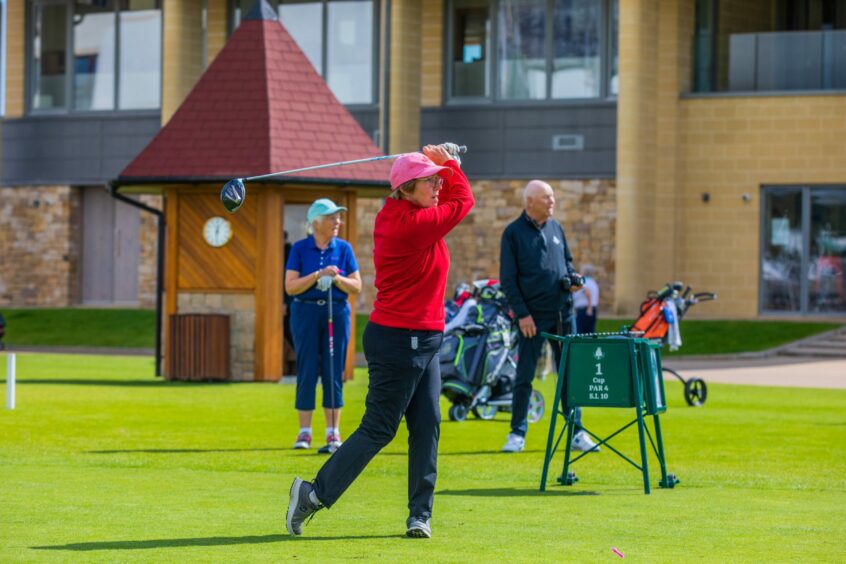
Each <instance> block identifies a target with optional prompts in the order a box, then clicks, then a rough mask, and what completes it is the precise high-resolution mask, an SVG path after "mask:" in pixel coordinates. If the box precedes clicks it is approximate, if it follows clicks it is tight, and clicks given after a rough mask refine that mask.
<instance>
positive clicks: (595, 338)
mask: <svg viewBox="0 0 846 564" xmlns="http://www.w3.org/2000/svg"><path fill="white" fill-rule="evenodd" d="M542 335H543V337H545V338H547V339H550V340H552V341H558V342H559V343H560V344H561V362H560V364H559V366H558V382H557V384H556V389H555V403H554V404H553V405H554V406H555V409H554V410H553V412H552V419H551V420H550V424H549V436H548V438H547V443H546V454H545V456H544V466H543V474H542V475H541V487H540V489H541V491H544V490H545V489H546V478H547V473H548V471H549V464H550V462H551V460H552V456H553V455H554V454H555V451H556V449H557V448H558V445H559V444H561V442H562V439H563V444H564V469H563V472H562V473H561V476H560V477H559V478H558V481H559V483H561V484H563V485H568V486H569V485H572V484H574V483H575V482H576V481H577V480H578V478H577V477H576V475H575V473H573V472H570V471H569V470H570V466H571V464H572V463H574V462H576V461H578V460H580V459H581V458H582V457H584V456H585V455H586V454H588V453H581V454H579V455H578V456H576V457H575V458H572V460H571V444H572V440H573V433H574V430H575V426H576V417H575V410H574V409H573V408H576V407H612V408H629V409H632V408H633V409H634V411H635V418H634V419H633V420H632V421H630V422H629V423H627V424H626V425H624V426H623V427H621V428H619V429H618V430H617V431H615V432H614V433H612V434H610V435H608V436H607V437H606V438H604V439H603V438H601V437H599V436H597V435H596V434H594V433H592V432H591V431H590V430H588V429H587V427H584V426H582V427H581V430H582V431H584V432H586V433H588V434H589V435H591V436H592V437H593V438H595V439H596V440H597V441H598V445H597V447H595V448H598V447H599V446H600V445H601V446H603V448H604V447H607V448H608V449H609V450H611V451H612V452H613V453H614V454H616V455H618V456H620V457H621V458H623V459H624V460H625V461H627V462H628V463H629V464H631V465H632V466H634V467H635V468H636V469H637V470H639V471H640V472H641V473H642V475H643V491H644V493H647V494H648V493H649V492H650V487H649V467H648V462H647V444H649V445H650V446H651V447H652V450H653V451H654V453H655V456H656V457H657V458H658V464H659V466H660V469H661V480H660V481H659V482H658V484H659V485H660V486H661V487H662V488H673V487H675V485H676V484H677V483H678V479H677V478H676V477H675V475H674V474H668V473H667V466H666V462H665V457H664V440H663V438H662V435H661V422H660V420H659V417H658V416H659V414H661V413H664V412H665V411H666V410H667V404H666V401H665V399H664V380H663V378H662V375H661V346H660V344H658V343H653V342H650V341H649V340H648V339H643V338H639V337H635V336H633V335H631V334H629V333H616V334H603V335H568V336H561V335H552V334H548V333H542ZM647 415H651V416H652V420H653V432H650V430H649V428H648V426H647V425H646V421H645V417H646V416H647ZM559 416H560V417H562V418H563V419H564V428H563V429H561V432H560V434H558V440H555V435H556V427H555V423H556V420H557V418H558V417H559ZM631 426H634V427H635V428H636V429H637V434H638V447H639V449H638V450H639V454H640V457H639V458H640V463H638V462H637V461H636V460H633V459H632V458H630V457H628V456H626V455H625V454H624V453H623V452H621V451H619V450H617V449H616V448H615V447H613V446H612V445H611V444H610V443H609V442H608V441H609V440H610V439H612V438H614V437H616V436H617V435H619V434H620V433H621V432H623V431H625V430H626V429H627V428H629V427H631ZM653 433H654V434H653ZM565 434H566V438H564V435H565ZM647 438H648V439H649V440H648V443H647Z"/></svg>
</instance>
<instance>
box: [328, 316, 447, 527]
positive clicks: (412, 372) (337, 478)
mask: <svg viewBox="0 0 846 564" xmlns="http://www.w3.org/2000/svg"><path fill="white" fill-rule="evenodd" d="M442 339H443V333H442V332H440V331H412V330H409V329H395V328H392V327H384V326H382V325H377V324H375V323H368V324H367V327H366V328H365V329H364V355H365V358H366V359H367V370H368V372H369V373H370V383H369V385H368V389H367V399H366V400H365V411H364V417H363V418H362V419H361V425H359V427H358V429H356V430H355V431H354V432H353V434H352V435H350V436H349V438H347V440H346V441H344V443H343V444H342V445H341V447H340V448H339V449H338V450H337V451H335V454H333V455H332V457H331V458H329V460H327V461H326V464H324V465H323V467H322V468H321V469H320V471H319V472H318V473H317V477H316V478H315V480H314V489H315V494H316V495H317V498H318V499H319V500H320V501H321V502H322V503H323V505H325V506H326V507H331V506H332V505H333V504H334V503H335V502H336V501H337V500H338V498H340V497H341V495H342V494H343V493H344V492H345V491H346V490H347V488H348V487H349V486H350V485H351V484H352V483H353V481H354V480H355V479H356V478H357V477H358V475H359V474H361V472H362V471H363V470H364V468H365V467H366V466H367V464H368V463H369V462H370V460H371V459H372V458H373V457H374V456H376V453H378V452H379V451H380V450H382V448H383V447H385V446H386V445H387V444H388V443H389V442H391V440H392V439H393V438H394V436H395V435H396V432H397V429H398V428H399V424H400V421H401V420H402V417H403V415H405V424H406V426H407V427H408V510H409V516H413V517H422V518H424V519H428V518H429V517H431V516H432V504H433V502H434V497H435V479H436V477H437V474H438V470H437V466H438V438H439V436H440V423H441V410H440V405H439V403H438V397H439V396H440V393H441V369H440V364H439V361H438V350H439V349H440V346H441V340H442Z"/></svg>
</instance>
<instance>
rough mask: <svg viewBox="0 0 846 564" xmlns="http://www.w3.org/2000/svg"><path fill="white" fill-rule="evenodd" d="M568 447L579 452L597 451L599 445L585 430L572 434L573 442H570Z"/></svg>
mask: <svg viewBox="0 0 846 564" xmlns="http://www.w3.org/2000/svg"><path fill="white" fill-rule="evenodd" d="M570 448H571V449H573V450H577V451H579V452H588V451H591V452H599V447H598V446H596V443H595V442H593V441H592V440H591V438H590V435H588V434H587V432H585V431H579V432H578V433H576V434H575V435H574V436H573V442H571V443H570Z"/></svg>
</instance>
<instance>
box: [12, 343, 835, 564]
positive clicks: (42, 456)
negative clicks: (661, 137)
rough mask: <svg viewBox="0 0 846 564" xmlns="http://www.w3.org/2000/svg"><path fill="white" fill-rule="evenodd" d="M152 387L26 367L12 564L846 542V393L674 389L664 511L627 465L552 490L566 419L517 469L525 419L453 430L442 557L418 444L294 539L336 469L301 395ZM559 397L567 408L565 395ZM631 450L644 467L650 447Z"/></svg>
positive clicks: (481, 557) (109, 367)
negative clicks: (293, 499)
mask: <svg viewBox="0 0 846 564" xmlns="http://www.w3.org/2000/svg"><path fill="white" fill-rule="evenodd" d="M4 367H5V359H3V358H2V355H0V374H5V372H4V370H5V368H4ZM152 372H153V370H152V360H151V359H149V358H144V357H94V356H70V355H67V356H62V355H34V354H19V355H18V371H17V374H18V380H19V384H18V394H17V404H18V407H17V409H16V410H15V411H7V410H4V409H0V469H2V471H1V472H0V562H20V561H117V562H127V561H166V562H192V561H207V562H222V561H225V562H237V561H262V562H274V561H290V560H297V561H321V562H325V561H331V560H365V561H379V560H381V561H391V562H393V561H402V562H416V561H425V562H495V561H504V560H508V561H527V562H541V561H553V560H554V561H559V562H562V561H578V562H581V561H596V562H600V561H616V559H617V558H618V557H617V556H615V555H614V554H613V553H612V552H611V549H612V547H613V548H617V549H618V550H619V551H621V552H622V553H623V554H624V555H625V556H626V558H629V559H634V560H635V561H650V562H697V561H710V562H739V561H747V562H758V561H784V562H812V561H829V562H830V561H837V560H839V559H840V556H838V555H839V554H840V553H841V551H842V546H841V545H842V542H843V540H844V539H846V390H825V391H822V390H811V389H787V388H760V387H744V386H729V385H720V384H713V385H711V386H709V399H708V403H707V404H706V406H704V407H701V408H689V407H686V406H684V405H683V398H682V391H681V385H680V384H678V383H677V382H671V381H668V383H667V395H668V399H669V403H670V406H669V410H668V412H667V414H666V415H665V416H664V417H663V418H662V424H663V428H664V435H665V446H666V449H667V459H668V464H669V469H670V471H672V472H674V473H676V474H677V475H678V476H679V478H680V479H681V484H680V485H679V486H678V487H677V488H676V489H674V490H661V489H659V488H657V487H655V488H654V489H653V493H652V494H651V495H649V496H646V495H644V494H643V490H642V483H641V478H640V476H639V474H638V473H637V472H636V471H635V470H634V469H633V468H631V467H630V466H628V464H626V463H625V462H623V461H622V460H620V459H619V458H617V457H614V456H612V454H611V453H610V451H609V450H608V449H603V452H601V453H598V454H592V455H590V456H589V457H588V458H587V459H586V460H583V461H581V462H579V463H577V465H576V467H575V468H574V469H575V470H576V471H577V473H578V474H579V476H580V478H581V481H580V482H578V483H577V484H576V485H575V486H572V487H562V486H557V485H555V486H553V487H551V488H550V491H548V492H546V493H544V494H541V493H539V492H538V491H537V488H538V481H539V478H540V472H541V465H542V458H543V454H542V451H543V447H544V444H545V439H546V430H547V425H548V415H547V418H546V419H545V420H544V421H542V422H541V423H539V424H536V425H534V426H533V427H532V428H531V430H530V433H529V436H528V443H527V449H526V452H524V453H521V454H517V455H503V454H500V453H499V452H498V450H499V448H500V447H501V446H502V443H503V440H504V438H505V434H506V433H507V430H508V424H507V417H506V416H505V415H499V416H498V417H497V418H496V419H495V420H494V421H491V422H482V421H473V420H470V421H467V422H464V423H451V422H448V421H445V422H444V423H443V425H442V427H441V445H440V460H439V476H438V485H437V493H436V496H435V515H434V517H433V520H432V526H433V531H434V538H433V539H431V540H428V541H426V540H411V539H406V538H404V537H403V536H402V533H403V532H404V523H405V517H406V513H405V511H406V510H405V504H406V465H407V457H406V454H405V453H406V432H405V430H404V428H401V429H400V431H399V433H398V435H397V437H396V439H395V440H394V441H393V442H392V443H391V444H390V445H389V446H388V447H387V448H386V449H385V451H384V452H383V453H381V454H379V455H378V456H377V457H376V458H375V459H374V460H373V462H372V463H371V465H370V466H369V467H368V468H367V470H366V471H365V472H364V473H363V474H362V475H361V477H360V478H359V479H358V480H357V481H356V482H355V483H354V484H353V486H352V487H351V488H350V490H348V492H347V494H346V495H345V496H344V497H343V498H342V499H341V500H340V501H339V502H338V503H337V505H336V506H335V507H333V508H332V509H331V510H328V511H321V512H320V513H318V514H317V516H316V517H315V518H314V520H313V521H312V522H311V523H310V524H309V525H308V526H307V527H306V529H305V534H304V535H303V537H300V538H290V537H288V536H287V535H285V533H284V524H283V522H282V519H283V514H284V510H285V505H286V503H287V491H288V488H289V486H290V483H291V480H292V479H293V478H294V476H296V475H300V476H303V477H306V478H310V477H312V476H313V475H314V473H315V472H316V470H317V469H318V468H319V466H320V465H321V463H322V462H323V460H324V459H323V458H322V457H321V456H319V455H317V454H314V453H313V452H302V451H293V450H291V449H290V445H291V444H292V442H293V439H294V436H295V434H296V431H297V424H296V413H295V411H294V410H293V408H292V405H293V395H294V387H293V386H280V385H276V384H174V383H166V382H162V381H160V380H155V379H154V378H153V377H152V376H150V375H151V374H152ZM366 386H367V378H366V374H365V373H364V372H363V371H359V372H358V373H357V377H356V379H355V380H354V381H353V382H351V383H348V384H347V386H346V388H345V395H346V402H347V408H346V409H345V412H344V422H343V425H342V428H343V431H344V432H345V434H347V433H349V431H351V430H352V428H353V427H354V426H355V424H356V423H357V422H358V421H359V419H360V417H361V414H362V403H363V397H364V394H365V391H366ZM540 389H541V390H542V391H543V392H544V394H545V395H546V397H547V401H550V400H551V398H552V390H553V382H552V380H551V379H548V380H546V381H544V382H542V383H540ZM629 414H630V410H620V409H616V410H612V409H604V410H599V409H594V410H586V412H585V423H586V424H587V425H588V426H589V427H591V428H593V429H594V430H596V431H599V432H604V433H607V432H610V431H611V430H613V429H615V428H616V427H618V426H619V425H620V424H621V423H622V422H623V421H624V419H626V418H627V417H628V416H629ZM315 431H316V432H317V433H318V434H322V431H323V424H322V422H317V424H316V425H315ZM614 444H615V445H616V446H617V447H618V448H621V449H622V450H624V451H625V452H626V453H628V454H629V455H634V454H635V453H636V439H635V435H634V434H633V433H632V432H631V431H627V432H626V433H624V434H623V435H621V436H620V437H619V438H618V439H615V442H614ZM562 456H563V455H562ZM561 460H562V458H561V457H559V458H557V459H556V461H555V464H556V470H558V469H559V468H560V463H561ZM652 462H653V475H652V483H653V485H654V484H655V483H656V481H657V473H655V472H654V470H655V465H654V458H653V459H652Z"/></svg>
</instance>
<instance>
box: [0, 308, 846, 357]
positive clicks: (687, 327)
mask: <svg viewBox="0 0 846 564" xmlns="http://www.w3.org/2000/svg"><path fill="white" fill-rule="evenodd" d="M1 311H2V313H3V315H4V316H5V318H6V324H7V328H6V339H5V341H6V343H8V344H9V345H12V346H14V345H40V346H67V347H123V348H152V347H154V346H155V341H154V336H155V312H154V311H152V310H144V309H86V308H65V309H3V310H1ZM367 318H368V316H367V314H359V315H358V316H357V319H356V335H357V338H356V350H357V352H361V342H362V339H361V334H362V333H363V332H364V327H365V325H367ZM626 323H631V322H630V321H627V320H619V319H601V320H600V321H599V324H598V327H597V330H598V331H603V332H608V331H618V330H619V329H620V326H621V325H623V324H626ZM839 325H840V324H837V323H817V322H802V321H698V320H686V321H684V322H683V324H682V339H683V341H684V345H683V346H682V348H681V349H680V350H679V351H677V352H675V353H669V352H667V351H665V353H666V354H672V355H678V354H683V355H699V354H727V353H735V352H747V351H761V350H766V349H770V348H773V347H777V346H779V345H783V344H785V343H789V342H790V341H793V340H796V339H801V338H803V337H807V336H809V335H813V334H815V333H820V332H822V331H828V330H831V329H834V328H836V327H838V326H839Z"/></svg>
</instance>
